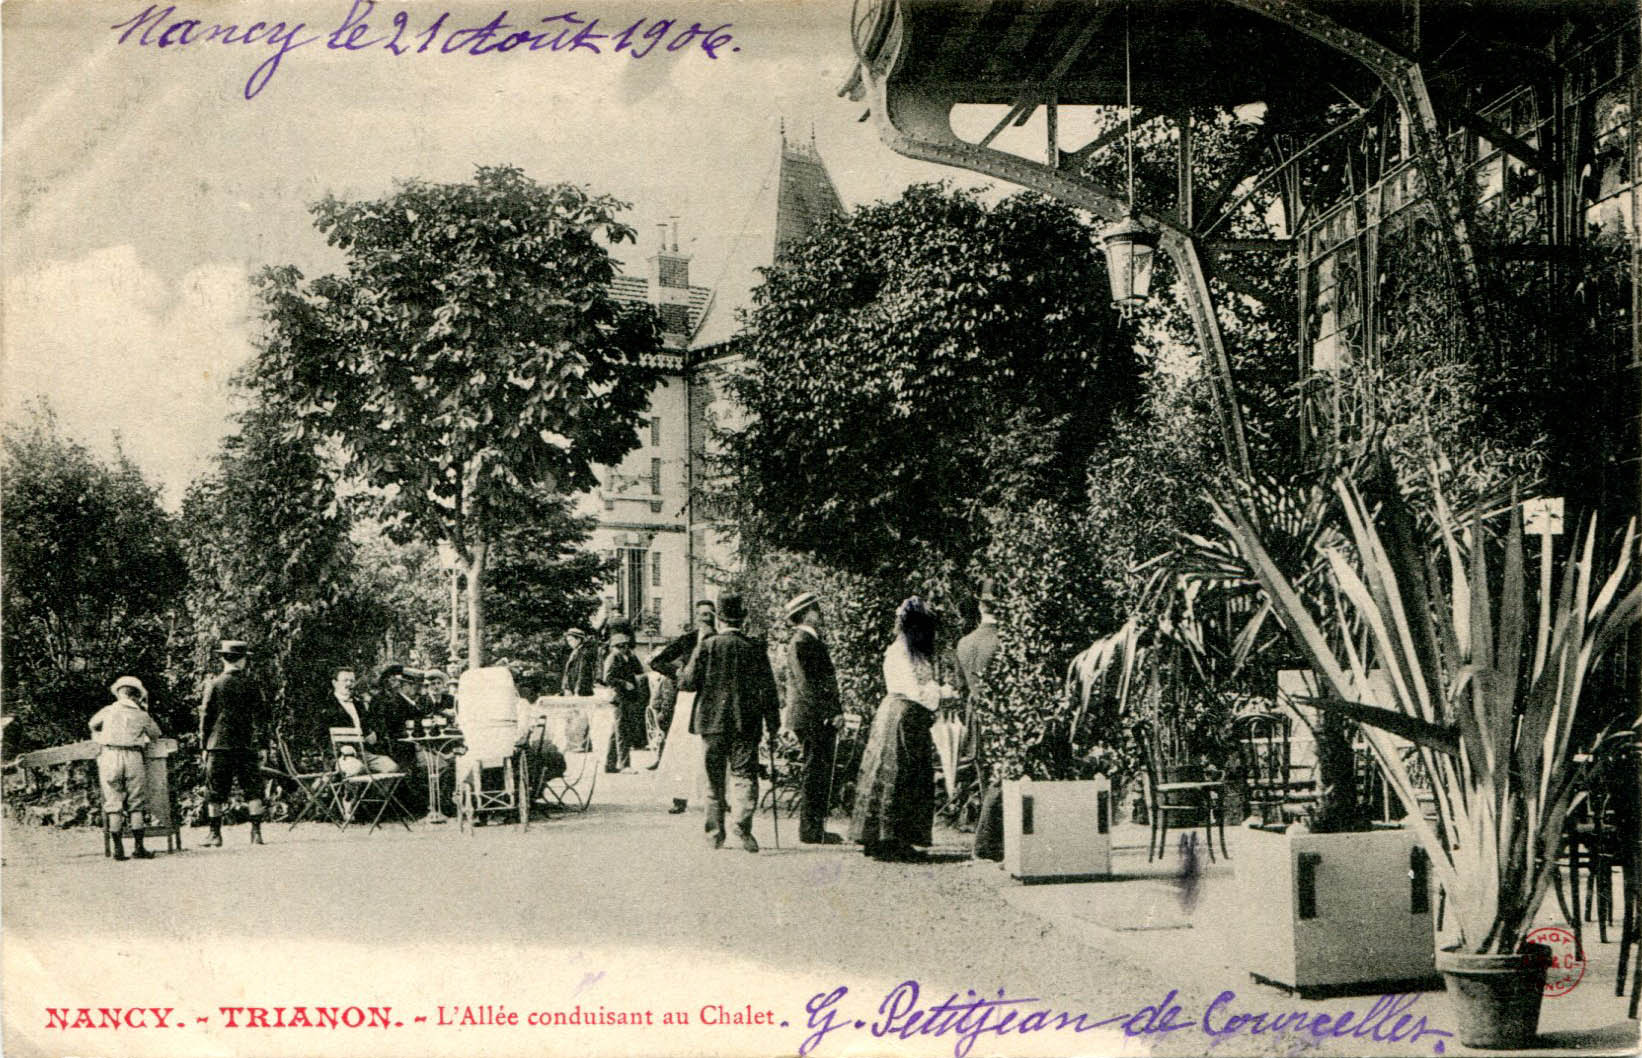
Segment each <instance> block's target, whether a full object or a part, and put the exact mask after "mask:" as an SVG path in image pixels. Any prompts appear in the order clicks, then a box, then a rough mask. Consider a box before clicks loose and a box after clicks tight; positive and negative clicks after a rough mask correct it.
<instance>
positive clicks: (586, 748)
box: [533, 688, 671, 812]
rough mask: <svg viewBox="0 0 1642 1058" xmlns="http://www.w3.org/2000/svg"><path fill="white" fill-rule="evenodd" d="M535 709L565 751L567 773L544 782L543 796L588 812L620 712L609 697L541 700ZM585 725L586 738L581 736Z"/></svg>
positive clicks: (596, 696) (565, 771)
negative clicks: (617, 715)
mask: <svg viewBox="0 0 1642 1058" xmlns="http://www.w3.org/2000/svg"><path fill="white" fill-rule="evenodd" d="M601 690H602V688H601ZM533 708H534V711H535V713H536V714H537V716H538V717H540V718H541V720H542V722H545V723H546V724H547V733H548V737H550V738H551V739H552V740H553V742H554V744H555V745H557V746H559V747H560V748H561V749H562V750H563V752H564V774H563V775H561V776H559V777H558V778H556V779H549V780H547V781H546V782H545V783H543V784H542V796H543V797H550V798H552V799H553V800H554V802H556V803H557V804H558V805H559V806H560V807H561V808H571V809H575V810H576V811H578V812H585V811H587V808H588V806H589V805H591V804H592V803H593V791H594V790H595V789H597V787H598V783H599V773H600V772H601V771H603V770H604V758H605V754H606V752H607V750H608V748H609V745H610V740H611V739H612V738H614V737H615V733H616V710H615V708H614V707H613V706H612V704H611V702H610V698H609V696H608V695H594V696H593V697H566V696H562V695H561V696H557V697H554V698H552V699H550V700H549V701H548V702H547V703H544V702H543V701H542V699H537V702H536V705H535V706H534V707H533ZM584 725H585V729H586V731H587V735H586V736H585V738H584V737H582V735H581V732H582V730H583V727H584ZM669 752H671V751H669Z"/></svg>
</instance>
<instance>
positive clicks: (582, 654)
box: [559, 628, 599, 698]
mask: <svg viewBox="0 0 1642 1058" xmlns="http://www.w3.org/2000/svg"><path fill="white" fill-rule="evenodd" d="M564 641H565V642H566V643H568V644H570V657H569V658H568V659H567V660H566V661H565V663H564V679H563V680H562V681H561V682H560V684H559V686H560V687H562V688H563V689H564V691H563V693H565V694H573V695H579V696H581V697H583V698H585V697H587V696H588V695H590V694H592V693H593V684H594V683H596V682H598V678H599V650H598V644H597V643H596V642H593V641H591V640H590V639H588V636H587V632H586V631H585V630H584V629H581V628H570V629H566V630H565V633H564Z"/></svg>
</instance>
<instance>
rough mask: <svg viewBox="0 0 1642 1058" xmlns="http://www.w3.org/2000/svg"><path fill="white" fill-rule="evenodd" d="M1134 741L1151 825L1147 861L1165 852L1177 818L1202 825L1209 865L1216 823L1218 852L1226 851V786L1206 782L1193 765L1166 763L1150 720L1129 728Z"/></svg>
mask: <svg viewBox="0 0 1642 1058" xmlns="http://www.w3.org/2000/svg"><path fill="white" fill-rule="evenodd" d="M1131 730H1132V731H1133V733H1134V738H1135V742H1136V743H1138V744H1139V746H1140V747H1141V756H1142V757H1143V758H1144V759H1145V765H1146V814H1147V818H1149V819H1150V820H1151V823H1152V835H1151V841H1150V843H1149V844H1148V845H1147V846H1146V862H1147V863H1150V862H1152V860H1153V859H1155V858H1157V857H1158V856H1161V855H1163V854H1164V853H1166V852H1167V851H1168V848H1169V845H1168V841H1169V827H1170V826H1171V824H1173V822H1174V821H1175V820H1177V819H1184V820H1185V821H1186V822H1185V825H1186V826H1188V827H1191V826H1196V825H1197V823H1198V822H1201V823H1202V825H1203V838H1204V844H1205V845H1206V846H1208V850H1209V862H1211V863H1213V862H1214V858H1215V857H1214V835H1213V833H1212V832H1211V830H1210V828H1211V827H1212V826H1214V825H1216V824H1218V826H1219V829H1220V852H1221V855H1224V856H1227V857H1229V856H1230V855H1231V854H1230V853H1229V852H1228V851H1227V850H1226V819H1225V783H1222V782H1217V781H1211V780H1205V779H1204V778H1203V777H1202V774H1203V769H1202V767H1201V766H1200V765H1193V764H1167V763H1165V760H1164V757H1163V753H1162V749H1161V747H1160V746H1159V745H1158V737H1157V729H1156V728H1154V727H1153V726H1152V724H1151V722H1150V721H1148V720H1141V721H1140V722H1138V723H1136V724H1135V725H1134V727H1133V728H1132V729H1131Z"/></svg>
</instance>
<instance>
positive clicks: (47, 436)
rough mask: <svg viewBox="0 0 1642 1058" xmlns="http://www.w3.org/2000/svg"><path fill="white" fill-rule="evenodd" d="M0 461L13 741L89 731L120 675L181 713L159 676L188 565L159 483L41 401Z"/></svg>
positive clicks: (18, 744) (173, 714) (168, 710)
mask: <svg viewBox="0 0 1642 1058" xmlns="http://www.w3.org/2000/svg"><path fill="white" fill-rule="evenodd" d="M3 467H4V481H3V484H0V506H3V507H4V509H5V519H4V525H3V539H4V545H3V546H4V552H5V565H4V570H3V582H0V584H3V587H0V596H3V599H4V615H5V625H4V651H5V662H6V663H5V696H6V705H7V710H6V711H7V714H8V715H10V716H12V717H15V718H16V721H17V730H16V731H12V732H8V734H7V738H6V747H7V749H8V750H23V749H29V748H33V747H36V746H44V745H53V744H56V743H59V742H74V741H78V740H80V739H82V738H85V737H86V736H87V732H86V727H85V723H86V721H87V720H89V719H90V717H91V714H92V713H94V712H96V711H97V710H98V709H99V708H101V707H102V706H103V705H105V704H107V702H108V700H109V694H108V685H109V684H110V683H112V682H113V681H114V678H115V677H117V676H121V675H132V676H136V677H137V678H139V679H141V680H142V681H143V683H144V685H145V686H147V687H148V689H149V693H150V695H151V696H152V697H151V700H152V703H153V706H154V709H155V711H156V714H157V716H158V717H159V718H160V720H161V722H162V723H164V722H168V721H169V722H173V723H174V722H175V721H176V719H177V703H176V699H175V698H174V697H173V696H172V695H171V694H170V691H169V688H168V686H167V684H166V681H165V680H164V678H163V676H164V673H165V670H166V654H167V644H168V638H169V636H170V634H171V630H172V628H173V626H174V624H175V622H176V618H177V616H178V609H179V603H180V602H181V597H180V595H181V590H182V587H183V582H184V570H183V564H182V559H181V555H180V553H179V550H178V545H177V538H176V531H175V527H174V525H173V524H172V520H171V518H170V517H169V516H168V515H167V514H166V513H165V511H164V510H163V509H162V508H161V507H160V503H159V493H158V490H157V489H156V488H155V487H154V486H152V485H150V484H148V482H146V481H145V480H143V477H142V474H141V473H140V472H139V471H138V470H137V468H136V466H135V465H133V464H132V463H131V461H130V460H129V459H127V458H126V457H125V456H124V455H123V454H120V455H117V456H116V457H115V459H114V460H113V461H112V462H104V461H102V460H100V459H98V458H96V457H95V456H93V455H92V454H91V452H90V451H88V450H87V449H86V448H85V447H84V446H83V445H81V444H80V443H78V442H76V441H74V440H71V439H69V438H67V437H65V436H64V435H63V433H62V430H61V427H60V426H59V424H58V422H57V419H56V417H55V415H54V414H53V413H52V412H51V410H50V409H49V407H45V406H36V407H34V408H32V409H31V410H30V412H29V414H28V415H26V416H25V417H24V418H23V419H22V420H21V421H19V422H18V423H16V424H15V425H13V426H11V427H10V428H8V429H7V431H6V434H5V444H4V463H3Z"/></svg>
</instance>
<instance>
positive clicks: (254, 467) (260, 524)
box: [181, 404, 390, 741]
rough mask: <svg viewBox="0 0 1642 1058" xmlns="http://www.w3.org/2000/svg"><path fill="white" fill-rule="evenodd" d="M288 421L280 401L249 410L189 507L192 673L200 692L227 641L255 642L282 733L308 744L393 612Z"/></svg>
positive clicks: (187, 675) (187, 679) (257, 664)
mask: <svg viewBox="0 0 1642 1058" xmlns="http://www.w3.org/2000/svg"><path fill="white" fill-rule="evenodd" d="M283 420H284V413H283V410H282V409H281V408H280V407H279V406H278V405H277V404H259V405H256V406H254V407H253V408H251V409H250V410H248V411H247V412H246V413H245V414H244V415H242V416H241V421H240V428H239V430H238V431H237V432H236V433H234V434H233V435H231V436H229V437H228V438H226V439H225V440H224V441H223V444H222V448H221V449H220V451H219V452H218V454H217V457H216V460H215V464H214V466H213V467H212V470H211V472H210V473H209V474H207V475H206V476H205V477H203V478H201V479H200V480H198V481H196V482H195V483H194V484H193V485H192V486H190V488H189V490H188V493H187V495H186V496H185V497H184V499H183V506H182V515H181V523H182V538H183V550H184V553H185V555H186V558H187V564H188V609H189V614H190V617H191V619H192V628H193V636H194V642H193V650H192V657H191V662H192V664H191V665H190V666H188V669H187V671H185V672H184V673H182V674H181V676H182V677H183V681H184V684H185V685H187V684H188V683H197V681H198V679H199V678H200V677H203V676H207V675H209V674H210V673H211V672H212V671H213V669H214V667H215V664H214V655H213V651H214V650H215V648H216V646H217V642H218V640H220V639H243V640H246V641H247V642H249V643H250V644H251V646H252V657H253V670H254V671H255V672H256V674H257V675H258V676H259V677H260V678H261V679H262V680H263V681H264V682H265V685H266V686H267V688H268V691H269V693H270V696H271V697H272V699H273V704H274V707H275V709H276V716H277V718H278V719H279V722H280V726H281V728H282V729H283V730H285V731H287V733H290V734H292V735H294V736H295V737H296V738H297V740H298V741H304V740H306V739H307V738H309V737H311V736H313V735H314V733H315V731H316V730H317V725H318V720H317V718H316V717H315V711H316V710H318V709H319V708H320V707H321V706H322V705H323V703H324V701H325V699H326V696H327V694H328V691H327V687H328V686H329V684H330V677H331V674H332V672H333V671H334V670H335V669H336V668H337V667H339V666H342V665H366V664H369V663H370V662H372V661H373V660H375V651H376V644H377V643H378V642H379V641H380V639H381V637H382V634H383V631H384V629H385V627H387V625H388V624H389V616H390V615H389V610H388V608H387V607H386V606H384V605H383V603H382V600H381V599H379V598H377V597H376V596H374V595H373V594H372V593H371V592H370V591H369V590H368V586H367V585H365V584H364V583H363V582H362V581H361V579H360V577H359V569H358V565H357V563H356V562H355V556H354V549H353V547H352V545H351V543H350V541H349V539H348V533H349V528H350V519H349V517H348V509H347V506H346V505H345V504H342V503H340V502H339V501H338V500H337V498H336V495H335V492H334V490H333V486H332V482H331V481H330V479H329V477H328V476H327V474H326V473H325V468H324V465H323V464H324V461H323V460H322V459H321V458H320V457H319V456H317V455H316V454H315V453H314V451H313V449H312V447H311V446H310V445H308V444H306V443H304V442H303V441H301V440H299V439H295V438H291V437H289V436H287V435H286V431H285V430H284V425H283Z"/></svg>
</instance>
